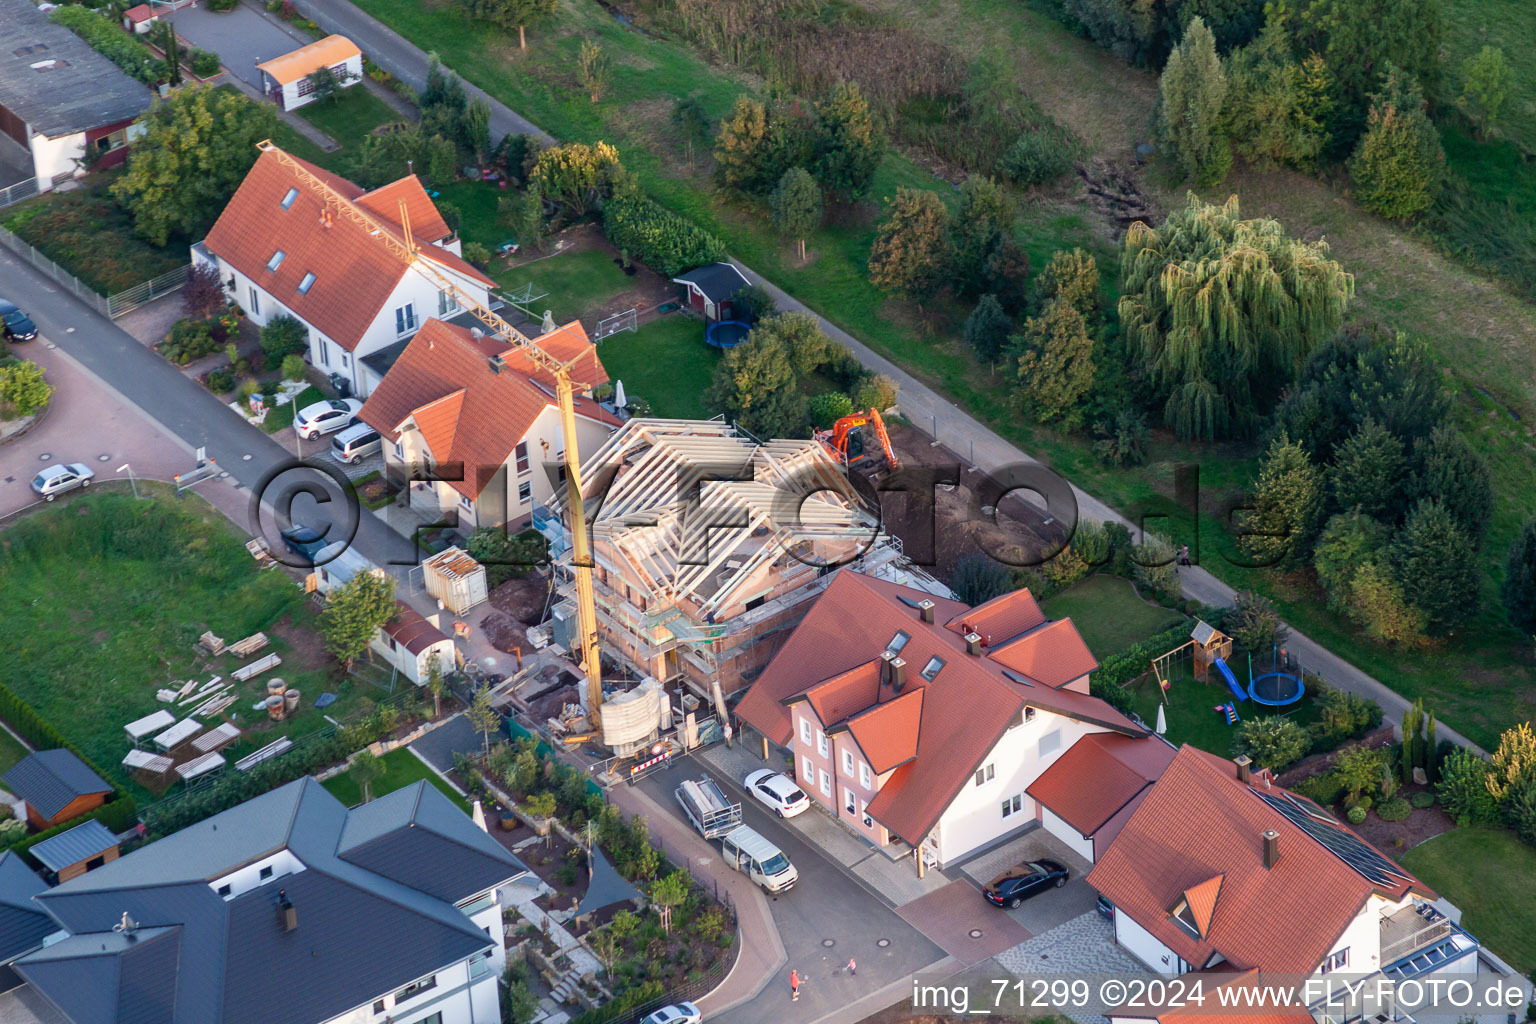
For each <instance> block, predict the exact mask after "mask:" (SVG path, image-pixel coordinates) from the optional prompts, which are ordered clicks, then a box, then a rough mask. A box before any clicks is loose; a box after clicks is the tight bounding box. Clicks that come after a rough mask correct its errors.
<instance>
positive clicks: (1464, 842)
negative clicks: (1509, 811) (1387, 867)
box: [1402, 828, 1536, 971]
mask: <svg viewBox="0 0 1536 1024" xmlns="http://www.w3.org/2000/svg"><path fill="white" fill-rule="evenodd" d="M1402 862H1403V867H1405V868H1407V869H1408V870H1409V871H1412V872H1413V873H1414V874H1416V875H1418V876H1419V878H1420V879H1422V880H1423V881H1424V882H1425V884H1427V885H1429V886H1430V887H1431V888H1433V889H1436V890H1438V891H1439V893H1440V895H1442V896H1444V897H1445V898H1446V899H1448V900H1450V901H1451V902H1452V903H1454V904H1456V905H1457V906H1458V907H1460V908H1461V910H1462V914H1463V916H1462V919H1461V925H1462V927H1463V928H1465V929H1466V930H1467V931H1469V932H1471V933H1472V934H1473V935H1474V936H1476V937H1477V938H1478V939H1479V940H1480V941H1481V942H1482V943H1483V945H1485V946H1487V947H1488V948H1489V949H1491V950H1493V951H1494V952H1495V953H1497V954H1498V955H1499V956H1501V957H1503V958H1504V959H1505V960H1507V961H1508V962H1509V965H1510V966H1511V967H1513V968H1514V969H1515V970H1517V971H1530V970H1533V969H1536V903H1532V902H1531V898H1530V894H1531V889H1532V887H1533V886H1536V849H1533V848H1531V847H1529V846H1527V845H1525V844H1524V843H1522V842H1520V840H1519V839H1517V838H1516V837H1515V835H1514V833H1512V832H1508V831H1506V830H1504V829H1486V828H1458V829H1456V830H1455V831H1452V832H1446V833H1444V834H1443V835H1438V836H1435V837H1434V838H1433V839H1429V840H1426V841H1425V842H1423V843H1420V844H1419V845H1418V846H1415V847H1414V848H1413V849H1411V850H1409V851H1408V852H1407V853H1405V854H1403V856H1402Z"/></svg>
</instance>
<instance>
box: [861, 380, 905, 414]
mask: <svg viewBox="0 0 1536 1024" xmlns="http://www.w3.org/2000/svg"><path fill="white" fill-rule="evenodd" d="M900 393H901V385H900V384H898V383H896V381H895V379H894V378H892V377H887V376H886V375H885V374H883V373H871V374H868V375H866V376H864V377H863V378H861V379H860V381H859V384H858V386H857V387H856V388H854V390H853V407H854V408H855V409H882V410H884V409H889V408H890V407H891V406H893V405H895V404H896V398H897V396H898V395H900Z"/></svg>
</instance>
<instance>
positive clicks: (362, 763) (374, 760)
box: [347, 750, 384, 804]
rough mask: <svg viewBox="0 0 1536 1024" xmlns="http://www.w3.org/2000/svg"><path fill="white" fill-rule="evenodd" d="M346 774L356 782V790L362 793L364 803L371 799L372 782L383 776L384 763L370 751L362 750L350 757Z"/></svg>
mask: <svg viewBox="0 0 1536 1024" xmlns="http://www.w3.org/2000/svg"><path fill="white" fill-rule="evenodd" d="M347 774H348V775H350V776H352V781H353V782H355V783H357V789H358V792H360V793H362V795H363V803H365V804H366V803H367V802H368V801H370V800H372V799H373V784H374V783H375V782H377V781H379V779H381V778H383V776H384V764H383V762H381V761H380V760H379V759H378V757H376V756H375V755H374V754H373V753H372V752H370V751H367V750H364V751H363V752H362V753H360V754H358V755H357V756H356V757H354V758H353V759H352V767H351V768H348V769H347Z"/></svg>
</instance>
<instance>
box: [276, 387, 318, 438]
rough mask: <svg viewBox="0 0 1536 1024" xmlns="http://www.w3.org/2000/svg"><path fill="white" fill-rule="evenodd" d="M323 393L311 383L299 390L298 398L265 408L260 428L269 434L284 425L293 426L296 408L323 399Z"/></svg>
mask: <svg viewBox="0 0 1536 1024" xmlns="http://www.w3.org/2000/svg"><path fill="white" fill-rule="evenodd" d="M325 399H326V396H325V393H324V392H322V391H321V390H320V389H319V388H317V387H315V386H313V385H311V386H310V387H307V388H305V389H304V390H303V391H300V392H299V396H298V398H296V399H295V400H294V401H292V402H284V403H283V404H282V405H279V406H277V407H275V408H272V409H269V410H267V418H266V419H264V420H262V421H261V428H262V429H263V430H265V431H266V432H267V433H269V434H275V433H277V432H278V431H279V430H282V429H283V428H284V427H291V426H293V414H294V412H295V411H296V410H298V409H302V408H304V407H305V406H307V405H314V404H315V403H316V402H323V401H325Z"/></svg>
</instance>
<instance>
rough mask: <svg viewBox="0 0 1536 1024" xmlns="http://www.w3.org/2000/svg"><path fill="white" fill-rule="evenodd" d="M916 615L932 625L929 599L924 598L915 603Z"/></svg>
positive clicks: (931, 604)
mask: <svg viewBox="0 0 1536 1024" xmlns="http://www.w3.org/2000/svg"><path fill="white" fill-rule="evenodd" d="M917 615H918V618H920V619H922V620H923V621H924V622H926V623H928V624H929V625H932V624H933V602H932V601H929V600H928V599H927V598H924V599H923V600H921V601H919V602H918V603H917Z"/></svg>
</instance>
